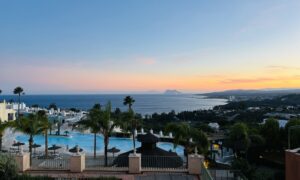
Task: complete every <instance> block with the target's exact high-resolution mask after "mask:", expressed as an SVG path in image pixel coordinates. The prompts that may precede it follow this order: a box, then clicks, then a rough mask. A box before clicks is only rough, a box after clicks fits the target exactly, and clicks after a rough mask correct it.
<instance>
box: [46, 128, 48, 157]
mask: <svg viewBox="0 0 300 180" xmlns="http://www.w3.org/2000/svg"><path fill="white" fill-rule="evenodd" d="M45 156H46V158H48V130H47V129H46V130H45Z"/></svg>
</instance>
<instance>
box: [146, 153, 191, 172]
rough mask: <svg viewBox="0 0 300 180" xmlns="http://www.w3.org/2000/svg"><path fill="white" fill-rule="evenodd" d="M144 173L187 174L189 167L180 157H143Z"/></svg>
mask: <svg viewBox="0 0 300 180" xmlns="http://www.w3.org/2000/svg"><path fill="white" fill-rule="evenodd" d="M141 161H142V171H161V170H163V171H174V172H175V171H176V172H185V171H187V166H186V164H184V162H183V160H182V158H181V157H178V156H142V159H141Z"/></svg>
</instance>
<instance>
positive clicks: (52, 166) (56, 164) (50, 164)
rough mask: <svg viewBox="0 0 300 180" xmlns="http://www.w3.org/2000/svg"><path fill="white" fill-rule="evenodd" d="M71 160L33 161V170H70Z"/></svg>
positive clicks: (35, 159)
mask: <svg viewBox="0 0 300 180" xmlns="http://www.w3.org/2000/svg"><path fill="white" fill-rule="evenodd" d="M69 165H70V159H69V158H63V159H37V158H33V159H32V164H31V167H30V169H31V170H69V169H70V166H69Z"/></svg>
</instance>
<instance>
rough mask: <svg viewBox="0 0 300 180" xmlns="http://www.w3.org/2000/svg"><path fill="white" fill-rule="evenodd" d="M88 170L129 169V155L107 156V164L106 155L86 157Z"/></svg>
mask: <svg viewBox="0 0 300 180" xmlns="http://www.w3.org/2000/svg"><path fill="white" fill-rule="evenodd" d="M85 169H86V170H104V171H116V170H118V171H128V157H127V156H123V157H122V156H119V157H107V166H106V165H105V157H104V156H97V157H96V158H94V157H93V156H86V157H85Z"/></svg>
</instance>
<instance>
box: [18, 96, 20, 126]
mask: <svg viewBox="0 0 300 180" xmlns="http://www.w3.org/2000/svg"><path fill="white" fill-rule="evenodd" d="M20 103H21V94H20V93H19V103H18V120H19V119H20Z"/></svg>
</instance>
